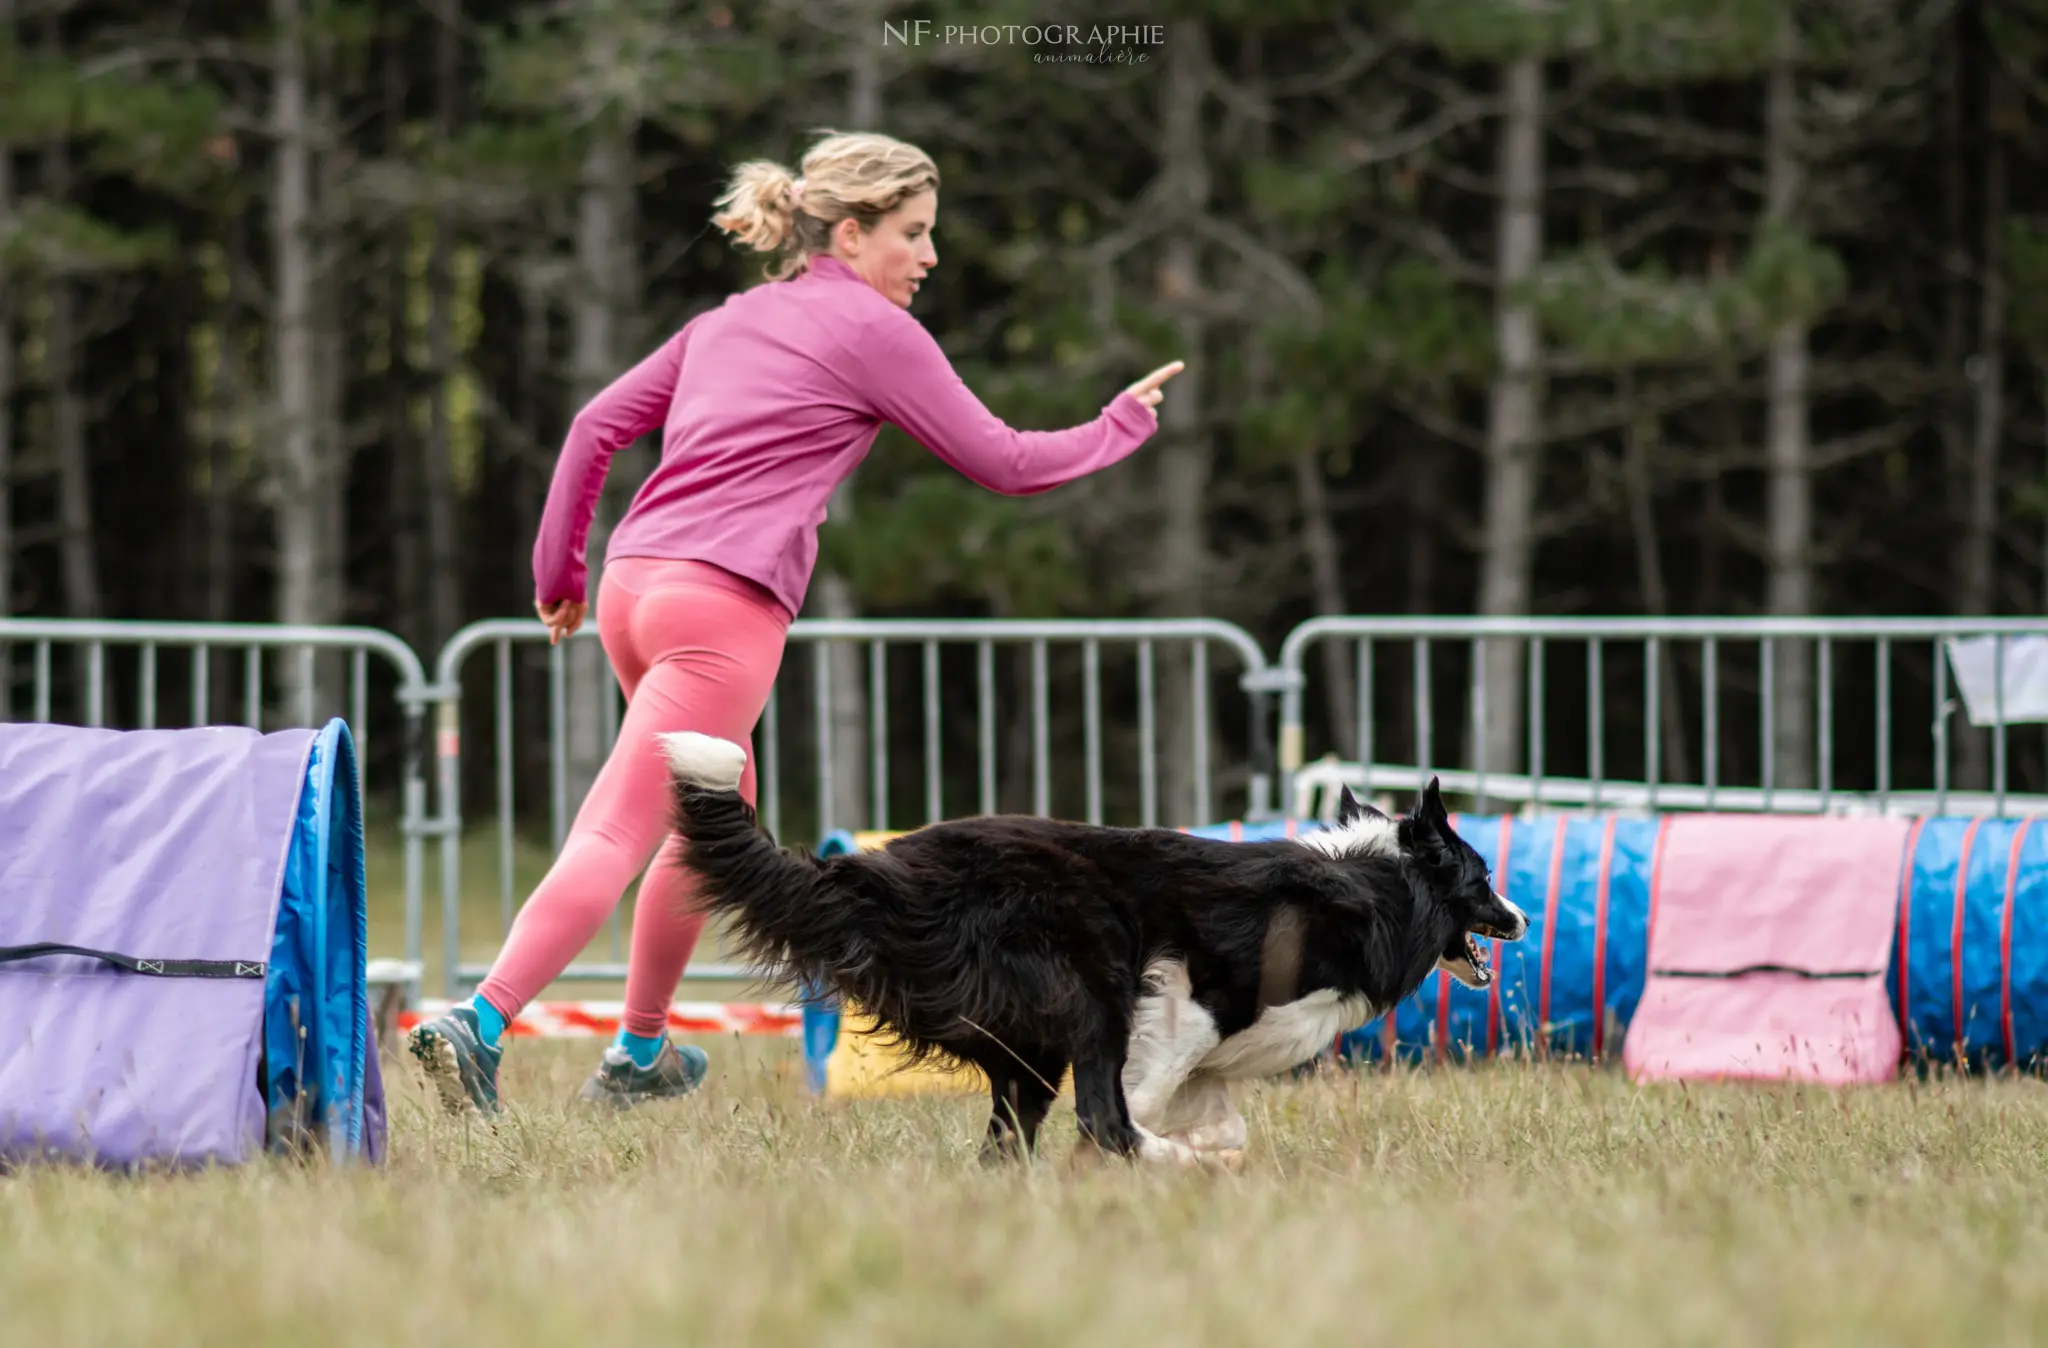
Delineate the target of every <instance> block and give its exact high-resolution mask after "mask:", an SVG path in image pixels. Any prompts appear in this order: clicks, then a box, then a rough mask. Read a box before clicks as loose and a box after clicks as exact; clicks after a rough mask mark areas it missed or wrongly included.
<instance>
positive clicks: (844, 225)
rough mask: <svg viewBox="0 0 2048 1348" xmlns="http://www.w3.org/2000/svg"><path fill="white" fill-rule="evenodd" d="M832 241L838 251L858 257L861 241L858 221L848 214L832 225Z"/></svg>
mask: <svg viewBox="0 0 2048 1348" xmlns="http://www.w3.org/2000/svg"><path fill="white" fill-rule="evenodd" d="M832 242H833V243H834V244H835V245H836V246H837V249H838V251H839V252H842V253H844V254H846V255H847V256H848V257H858V256H859V255H860V243H861V227H860V221H858V220H856V219H854V218H853V217H852V216H850V215H849V216H847V217H846V218H845V219H844V220H841V221H840V222H839V223H838V224H836V225H834V226H832Z"/></svg>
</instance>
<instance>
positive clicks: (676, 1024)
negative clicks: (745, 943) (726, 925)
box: [398, 1001, 803, 1039]
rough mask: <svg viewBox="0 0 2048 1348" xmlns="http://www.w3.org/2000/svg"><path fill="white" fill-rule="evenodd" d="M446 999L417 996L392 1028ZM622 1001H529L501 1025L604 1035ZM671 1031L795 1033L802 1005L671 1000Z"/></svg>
mask: <svg viewBox="0 0 2048 1348" xmlns="http://www.w3.org/2000/svg"><path fill="white" fill-rule="evenodd" d="M450 1005H452V1003H450V1002H445V1001H422V1002H421V1003H420V1005H419V1007H418V1008H417V1009H414V1010H410V1011H401V1012H399V1014H398V1028H399V1029H401V1030H410V1029H411V1028H412V1027H413V1026H415V1025H417V1024H419V1023H420V1022H421V1021H423V1020H432V1019H433V1018H434V1017H435V1016H438V1015H442V1014H444V1013H445V1012H446V1011H447V1010H448V1008H449V1006H450ZM625 1010H626V1004H625V1003H624V1002H534V1003H533V1004H532V1005H530V1006H528V1007H527V1008H526V1009H525V1010H524V1011H521V1012H520V1013H519V1019H517V1020H515V1021H513V1022H512V1023H511V1024H510V1025H508V1026H506V1027H505V1033H506V1034H508V1035H512V1036H515V1037H521V1038H525V1037H532V1038H539V1039H600V1038H602V1039H609V1038H611V1037H612V1036H613V1035H616V1034H617V1033H618V1032H619V1017H620V1016H622V1015H624V1014H625ZM668 1028H669V1032H670V1033H671V1034H757V1035H788V1036H792V1037H800V1036H801V1035H802V1033H803V1009H802V1008H801V1007H799V1006H796V1005H794V1004H790V1005H782V1004H779V1003H775V1002H676V1003H674V1004H673V1005H671V1006H670V1007H669V1009H668Z"/></svg>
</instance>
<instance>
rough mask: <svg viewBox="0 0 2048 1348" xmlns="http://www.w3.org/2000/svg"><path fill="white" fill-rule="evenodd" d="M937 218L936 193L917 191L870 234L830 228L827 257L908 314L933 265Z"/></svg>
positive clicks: (846, 226)
mask: <svg viewBox="0 0 2048 1348" xmlns="http://www.w3.org/2000/svg"><path fill="white" fill-rule="evenodd" d="M938 213H939V194H938V193H936V192H919V193H918V194H917V195H916V196H914V197H911V198H909V199H907V200H906V201H904V203H903V204H902V205H900V206H898V207H897V208H896V209H895V210H893V211H891V212H889V213H888V214H887V215H885V216H883V217H882V218H881V219H880V220H877V221H876V222H875V227H874V228H873V229H862V228H861V226H860V222H859V221H858V220H841V221H840V222H839V223H838V224H837V225H835V226H833V229H832V255H833V256H834V257H836V258H838V259H839V260H840V261H841V262H844V263H845V264H846V265H847V266H849V267H851V268H853V269H854V271H856V272H858V273H859V274H860V278H861V279H862V280H863V281H866V282H867V283H868V284H869V285H871V286H873V287H874V288H875V289H877V290H879V291H881V292H882V293H883V294H884V295H887V296H888V297H889V299H890V300H891V301H892V302H893V303H896V304H899V305H901V306H902V307H904V308H905V309H908V308H909V307H910V301H911V297H912V296H914V295H916V294H917V287H918V283H919V282H920V281H922V280H924V277H925V273H926V272H928V271H930V270H931V269H932V268H933V267H936V266H937V265H939V255H938V253H937V252H935V251H934V250H933V248H932V227H933V221H934V220H935V219H936V217H937V216H938Z"/></svg>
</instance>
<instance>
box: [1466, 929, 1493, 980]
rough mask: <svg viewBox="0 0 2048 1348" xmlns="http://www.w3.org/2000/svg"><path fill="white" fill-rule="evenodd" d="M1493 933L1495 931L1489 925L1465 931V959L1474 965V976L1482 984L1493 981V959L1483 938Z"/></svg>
mask: <svg viewBox="0 0 2048 1348" xmlns="http://www.w3.org/2000/svg"><path fill="white" fill-rule="evenodd" d="M1491 935H1493V932H1492V930H1491V929H1490V928H1487V927H1479V928H1477V929H1475V930H1473V931H1468V932H1466V933H1465V961H1466V963H1468V964H1470V965H1471V966H1472V977H1473V978H1474V979H1476V980H1477V981H1478V982H1479V983H1480V984H1481V985H1484V984H1487V983H1491V982H1492V981H1493V961H1492V960H1491V959H1490V958H1489V957H1488V955H1487V953H1486V942H1485V941H1484V940H1483V939H1481V938H1482V937H1486V936H1491Z"/></svg>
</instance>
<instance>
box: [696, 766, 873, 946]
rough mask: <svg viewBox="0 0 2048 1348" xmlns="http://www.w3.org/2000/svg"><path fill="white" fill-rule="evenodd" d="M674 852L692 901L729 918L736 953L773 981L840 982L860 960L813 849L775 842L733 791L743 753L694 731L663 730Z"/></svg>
mask: <svg viewBox="0 0 2048 1348" xmlns="http://www.w3.org/2000/svg"><path fill="white" fill-rule="evenodd" d="M661 740H662V748H663V750H664V751H665V752H666V754H667V756H668V769H669V778H670V782H671V790H672V792H673V797H674V799H673V809H672V813H671V818H672V826H673V828H674V830H675V834H676V838H677V846H678V848H679V852H678V857H677V859H678V860H679V861H681V862H682V863H683V864H684V865H686V866H688V867H689V868H690V869H692V870H694V871H695V872H696V873H697V874H698V876H699V877H700V888H699V895H700V899H699V901H700V902H701V903H702V904H703V906H704V910H705V912H706V913H707V914H710V915H714V916H717V915H722V916H724V917H726V918H728V919H729V920H730V921H731V924H732V927H731V930H732V934H733V936H734V937H735V938H736V939H737V941H738V943H739V945H740V948H741V952H742V953H743V954H744V955H745V956H746V957H747V958H748V959H749V961H750V962H751V963H753V964H755V965H756V966H758V967H759V968H760V970H761V972H762V973H763V975H764V976H766V977H768V978H770V979H773V980H776V981H791V982H807V981H808V982H816V983H824V984H827V985H832V984H837V983H840V982H842V981H843V980H844V978H845V976H846V975H847V974H848V973H849V972H852V971H854V970H856V969H858V968H860V967H861V966H863V965H864V963H865V961H864V959H863V958H862V956H861V945H862V942H861V940H860V937H859V934H858V929H857V926H856V921H857V914H856V913H855V912H854V911H853V907H852V906H850V905H849V904H848V903H847V902H846V901H845V896H843V895H839V894H836V893H834V894H827V893H826V891H827V890H836V888H837V887H835V886H832V885H830V884H829V883H828V882H827V881H826V879H825V875H824V872H823V870H822V868H821V865H820V863H819V862H818V860H817V859H816V858H814V857H809V856H806V855H803V854H801V853H796V852H791V851H788V850H786V849H784V848H781V847H778V846H777V845H776V844H775V841H774V840H773V839H772V838H770V837H769V836H768V835H767V834H766V833H764V832H763V831H762V830H761V829H760V828H759V827H758V826H757V825H756V824H755V821H754V811H753V809H752V807H750V806H749V805H747V803H746V802H745V801H744V800H742V799H741V798H740V793H739V783H740V774H741V773H742V772H743V771H744V770H745V768H746V764H747V751H746V750H745V749H744V748H742V747H741V746H739V745H737V744H734V743H732V742H731V741H730V740H722V739H717V738H715V737H713V736H710V735H700V734H697V733H695V732H687V731H686V732H682V733H678V734H670V735H663V736H662V737H661Z"/></svg>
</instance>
